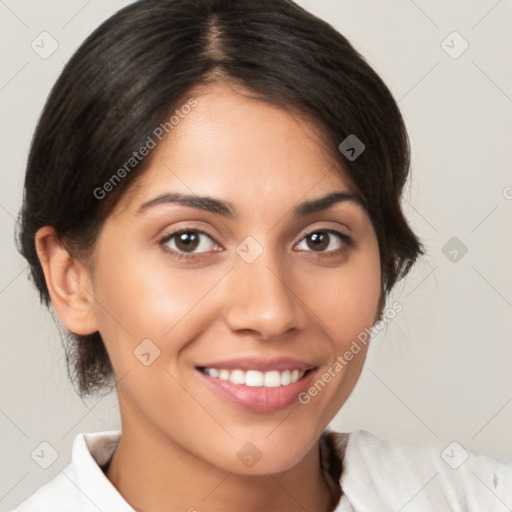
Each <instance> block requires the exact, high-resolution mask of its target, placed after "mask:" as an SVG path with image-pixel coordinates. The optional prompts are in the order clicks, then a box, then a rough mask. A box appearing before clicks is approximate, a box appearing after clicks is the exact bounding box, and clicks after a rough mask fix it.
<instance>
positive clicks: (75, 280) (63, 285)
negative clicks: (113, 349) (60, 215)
mask: <svg viewBox="0 0 512 512" xmlns="http://www.w3.org/2000/svg"><path fill="white" fill-rule="evenodd" d="M35 243H36V251H37V255H38V257H39V261H40V262H41V266H42V268H43V272H44V277H45V280H46V286H47V287H48V292H49V294H50V299H51V301H52V304H53V307H54V308H55V311H56V312H57V314H58V315H59V318H60V319H61V321H62V323H63V324H64V325H65V326H66V328H67V329H68V330H69V331H71V332H72V333H75V334H79V335H87V334H93V333H94V332H96V331H97V330H98V325H97V322H96V318H95V317H94V312H93V311H94V310H93V307H92V306H93V302H94V298H93V296H92V286H91V279H90V275H89V272H88V270H87V269H86V267H85V266H84V265H83V264H82V263H80V262H79V261H77V260H75V259H73V258H72V257H71V255H70V254H69V252H68V251H67V249H66V248H65V247H64V246H63V245H62V243H61V242H60V241H59V239H58V236H57V233H56V231H55V229H54V228H53V227H51V226H44V227H42V228H40V229H39V230H38V231H37V233H36V236H35Z"/></svg>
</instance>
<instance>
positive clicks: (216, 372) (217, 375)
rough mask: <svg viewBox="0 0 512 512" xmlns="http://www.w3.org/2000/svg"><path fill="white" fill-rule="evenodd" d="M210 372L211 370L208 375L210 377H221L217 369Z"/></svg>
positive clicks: (211, 369)
mask: <svg viewBox="0 0 512 512" xmlns="http://www.w3.org/2000/svg"><path fill="white" fill-rule="evenodd" d="M208 370H209V371H208V375H209V376H210V377H216V378H218V377H219V370H217V368H209V369H208Z"/></svg>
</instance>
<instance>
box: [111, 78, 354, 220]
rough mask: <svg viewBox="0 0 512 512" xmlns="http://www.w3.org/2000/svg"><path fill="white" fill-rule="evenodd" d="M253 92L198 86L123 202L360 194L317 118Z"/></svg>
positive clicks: (249, 201) (267, 200)
mask: <svg viewBox="0 0 512 512" xmlns="http://www.w3.org/2000/svg"><path fill="white" fill-rule="evenodd" d="M250 95H251V93H250V92H248V91H244V90H241V89H233V88H232V87H231V86H228V85H225V84H216V85H213V86H212V85H211V86H208V87H207V88H205V89H202V90H195V91H193V93H191V96H193V97H194V98H195V100H196V101H197V105H196V106H195V107H194V108H193V109H192V110H190V111H189V112H188V113H187V114H186V115H182V116H181V117H180V118H179V122H178V123H177V124H176V125H175V126H174V127H173V128H172V130H171V131H170V133H169V134H168V135H167V136H166V137H165V138H163V140H162V141H161V142H160V143H158V145H157V147H156V148H155V149H154V150H153V154H152V155H151V157H152V160H151V164H150V165H149V167H148V168H147V169H146V170H145V171H144V173H143V174H142V175H141V176H140V177H138V179H137V180H136V182H134V184H133V185H132V187H131V190H130V193H129V194H125V197H123V199H122V200H121V202H120V205H119V208H123V209H126V208H127V209H130V210H133V209H134V208H136V207H137V206H138V205H140V204H141V202H144V201H147V200H148V199H151V197H152V196H155V195H158V194H161V193H162V192H167V191H178V192H181V193H187V194H198V195H210V196H215V197H229V198H231V199H232V200H233V201H236V202H237V204H240V205H241V207H244V205H246V206H248V207H249V206H250V204H253V203H254V200H255V198H258V201H259V203H260V206H261V203H263V204H266V203H267V204H271V203H275V202H276V201H279V202H281V203H282V202H284V201H289V200H295V201H297V200H299V199H301V198H305V197H308V195H310V196H314V195H315V192H316V196H318V195H319V194H320V193H321V192H330V191H332V190H337V191H339V190H345V191H347V192H349V191H350V192H355V187H354V186H353V185H352V183H351V180H350V179H349V178H348V177H347V174H346V172H345V169H343V168H342V166H341V164H340V163H339V162H338V161H335V160H334V158H333V157H332V155H331V153H330V152H329V151H328V150H327V149H326V144H325V141H324V140H323V139H322V133H321V131H320V130H319V129H318V128H317V127H316V126H315V125H314V124H311V123H308V122H307V121H305V120H304V118H302V117H299V116H298V115H295V114H293V113H291V112H289V111H287V110H285V109H282V108H279V107H277V106H274V105H270V104H268V103H264V102H262V101H259V100H255V99H253V98H251V97H250Z"/></svg>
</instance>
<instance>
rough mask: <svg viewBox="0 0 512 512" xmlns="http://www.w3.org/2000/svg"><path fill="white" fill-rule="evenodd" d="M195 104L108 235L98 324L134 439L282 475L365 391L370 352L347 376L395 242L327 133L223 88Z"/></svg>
mask: <svg viewBox="0 0 512 512" xmlns="http://www.w3.org/2000/svg"><path fill="white" fill-rule="evenodd" d="M195 98H196V100H197V106H196V107H195V108H193V109H192V111H191V112H190V113H189V114H188V115H186V116H184V118H183V119H180V121H179V124H178V125H177V126H175V127H174V128H173V130H172V131H171V132H170V134H169V136H168V137H167V139H165V140H164V143H161V144H160V145H159V146H158V147H157V148H155V149H153V150H152V151H154V155H153V160H152V162H151V165H150V167H149V168H148V170H147V171H146V172H145V173H144V174H142V175H141V176H140V177H139V179H138V181H137V183H136V186H135V187H134V188H133V190H132V191H130V193H127V194H125V195H124V196H123V198H122V199H121V201H120V203H119V204H118V206H117V208H116V209H115V211H114V212H113V213H112V214H111V215H110V217H109V218H108V219H107V220H106V222H105V224H104V227H103V229H102V232H101V234H100V236H99V239H98V243H97V246H96V248H95V251H94V253H93V259H92V263H93V266H92V268H93V271H92V276H91V286H92V289H91V290H90V291H91V293H92V296H93V297H94V299H95V300H94V303H93V313H94V316H95V319H96V323H97V326H98V329H99V331H100V333H101V336H102V337H103V339H104V341H105V344H106V347H107V350H108V353H109V356H110V358H111V361H112V364H113V367H114V370H115V374H116V378H117V379H119V382H118V385H117V388H118V396H119V402H120V408H121V416H122V420H123V430H124V432H126V433H127V432H130V433H132V434H134V435H139V436H147V437H149V438H151V439H158V440H159V441H162V442H164V443H165V442H169V443H171V444H172V445H173V446H177V447H179V448H180V449H184V450H185V451H186V452H188V453H192V454H193V455H195V456H197V457H199V458H201V459H202V460H204V461H206V462H207V463H210V464H213V465H215V466H217V467H220V468H223V469H224V470H226V471H230V472H236V473H245V474H249V473H250V474H264V473H275V472H280V471H284V470H286V469H288V468H291V467H293V466H294V465H295V464H297V463H298V462H299V461H300V460H301V459H302V458H303V457H304V455H305V454H306V453H307V451H308V450H310V449H311V448H312V446H313V444H314V443H315V442H316V440H317V439H318V437H319V435H320V434H321V432H322V431H323V430H324V428H325V427H326V426H327V424H328V423H329V421H330V420H331V419H332V418H333V416H334V415H335V414H336V412H337V411H338V409H339V408H340V407H341V405H342V404H343V403H344V402H345V400H346V399H347V397H348V396H349V395H350V393H351V391H352V389H353V388H354V386H355V384H356V382H357V379H358V377H359V375H360V372H361V369H362V366H363V362H364V359H365V355H366V350H365V346H364V345H361V350H360V352H359V353H358V354H357V355H355V356H354V357H353V358H352V359H351V360H350V361H347V360H344V364H343V365H341V366H342V368H341V369H340V368H339V366H337V368H338V370H337V371H335V370H333V365H334V363H335V362H336V361H337V360H338V361H340V360H341V359H342V358H343V354H344V353H345V352H346V351H347V350H348V349H349V347H350V345H351V343H352V342H353V341H354V340H356V339H357V336H358V334H360V333H361V332H362V331H364V329H365V328H368V327H370V326H372V325H373V324H374V323H375V321H376V320H377V317H378V313H379V299H380V292H381V286H380V283H381V274H380V263H379V248H378V243H377V239H376V235H375V232H374V229H373V227H372V224H371V222H370V220H369V217H368V216H367V214H366V212H365V210H364V209H363V207H362V206H361V205H360V204H359V203H358V201H357V195H354V196H352V195H351V194H353V193H354V188H353V187H352V185H351V183H350V182H349V181H348V179H347V178H344V177H342V176H340V173H339V172H337V170H336V167H335V163H334V162H333V161H332V160H331V159H330V158H329V156H328V155H327V153H326V152H325V150H324V149H322V147H321V145H320V144H319V143H318V142H316V139H315V131H314V129H313V128H312V127H311V126H309V125H308V124H306V123H305V122H304V121H301V120H300V119H299V118H298V117H296V116H293V115H291V114H290V113H287V112H286V111H284V110H282V109H278V108H276V107H272V106H269V105H267V104H265V103H262V102H258V101H255V100H251V99H248V98H246V97H244V96H242V95H239V94H237V93H235V92H234V91H233V90H232V89H230V88H228V87H226V86H222V85H215V86H210V87H209V88H207V89H205V90H204V91H203V92H201V93H198V94H195ZM334 193H341V194H346V195H341V196H339V198H341V199H340V200H339V201H338V202H332V203H331V202H329V203H328V204H327V203H325V204H324V205H323V206H324V207H323V208H322V207H321V206H322V205H320V206H318V205H317V207H313V206H311V207H309V208H308V207H307V206H304V204H307V203H310V202H313V205H314V204H315V203H314V202H315V201H317V200H318V199H321V198H324V197H326V196H330V195H331V194H334ZM178 194H183V195H184V196H187V197H189V198H192V199H193V201H194V202H196V203H197V204H201V205H203V207H201V208H199V207H197V206H196V207H194V206H192V205H190V204H189V205H187V204H185V203H179V202H176V201H175V199H176V196H177V195H178ZM202 197H208V198H209V199H208V200H206V199H204V200H201V201H200V199H199V198H202ZM173 198H174V201H173ZM217 202H219V203H221V205H218V204H217ZM228 203H229V205H230V206H229V207H226V206H225V205H227V204H228ZM176 232H181V235H174V233H176ZM338 356H341V357H340V359H338ZM326 374H330V375H331V378H330V379H329V378H325V379H324V380H323V381H322V383H321V385H317V389H320V391H318V392H317V393H316V394H315V396H311V395H309V394H308V389H309V388H311V386H314V384H315V382H317V381H318V380H319V379H320V380H322V376H325V375H326ZM297 378H299V380H297ZM226 379H227V380H226ZM326 380H330V382H328V383H327V384H326V383H325V381H326ZM294 381H295V382H294ZM300 393H302V395H301V396H302V400H301V402H299V401H298V400H297V397H298V395H299V394H300ZM306 397H309V398H308V399H306ZM306 402H307V403H306ZM292 440H293V442H291V441H292ZM247 443H251V444H247ZM260 455H261V459H260V460H257V459H258V457H260ZM250 461H253V462H250ZM254 461H257V462H256V463H255V462H254Z"/></svg>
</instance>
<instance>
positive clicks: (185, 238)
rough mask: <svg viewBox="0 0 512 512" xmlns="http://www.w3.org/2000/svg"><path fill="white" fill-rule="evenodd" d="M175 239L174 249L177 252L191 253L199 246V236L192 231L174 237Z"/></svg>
mask: <svg viewBox="0 0 512 512" xmlns="http://www.w3.org/2000/svg"><path fill="white" fill-rule="evenodd" d="M174 236H175V237H176V241H175V243H176V247H177V248H178V250H179V251H184V252H193V251H194V250H195V249H196V248H197V247H198V245H199V242H200V240H199V236H198V234H197V233H194V232H193V231H187V232H185V233H180V234H177V235H174Z"/></svg>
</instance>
